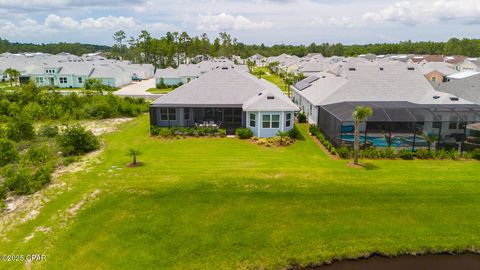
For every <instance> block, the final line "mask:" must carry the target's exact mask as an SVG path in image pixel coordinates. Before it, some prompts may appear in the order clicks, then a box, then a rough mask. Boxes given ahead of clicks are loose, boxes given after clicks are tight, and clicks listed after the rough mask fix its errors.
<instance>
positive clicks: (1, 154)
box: [0, 139, 19, 167]
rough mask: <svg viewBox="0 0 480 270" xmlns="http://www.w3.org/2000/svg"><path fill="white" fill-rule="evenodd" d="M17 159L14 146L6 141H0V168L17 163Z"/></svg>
mask: <svg viewBox="0 0 480 270" xmlns="http://www.w3.org/2000/svg"><path fill="white" fill-rule="evenodd" d="M18 158H19V156H18V152H17V149H16V148H15V144H14V143H13V142H12V141H10V140H7V139H0V167H3V166H5V165H7V164H9V163H13V162H15V161H17V160H18Z"/></svg>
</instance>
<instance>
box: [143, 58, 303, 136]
mask: <svg viewBox="0 0 480 270" xmlns="http://www.w3.org/2000/svg"><path fill="white" fill-rule="evenodd" d="M296 111H298V107H297V106H296V105H295V104H294V103H293V102H292V101H291V100H290V99H289V98H288V97H287V96H286V95H285V94H284V93H283V92H282V91H281V90H280V89H279V88H278V87H277V86H275V85H274V84H272V83H270V82H267V81H265V80H263V79H258V78H256V77H255V76H253V75H251V74H249V73H247V72H244V71H241V70H238V69H237V68H236V67H235V66H221V67H218V68H216V69H214V70H212V71H210V72H208V73H206V74H204V75H202V76H200V77H199V78H198V79H196V80H193V81H192V82H190V83H188V84H184V85H182V86H181V87H178V88H177V89H175V90H174V91H172V92H170V93H168V94H166V95H164V96H162V97H160V98H158V99H157V100H155V101H154V102H153V103H152V104H151V105H150V124H151V125H154V126H160V127H195V126H197V125H198V124H202V123H205V122H208V123H215V124H216V125H217V126H219V127H221V128H225V129H226V130H227V134H234V133H235V129H237V128H240V127H247V128H249V129H251V130H252V131H253V133H254V135H255V136H257V137H272V136H275V135H276V134H277V132H279V131H289V130H291V129H292V128H293V119H294V118H293V117H294V113H295V112H296Z"/></svg>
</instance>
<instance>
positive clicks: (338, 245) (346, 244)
mask: <svg viewBox="0 0 480 270" xmlns="http://www.w3.org/2000/svg"><path fill="white" fill-rule="evenodd" d="M148 129H149V127H148V118H147V117H146V116H144V117H140V118H138V119H137V120H134V121H133V122H130V123H127V124H125V126H124V127H123V128H122V129H121V130H120V131H119V132H117V133H113V134H108V135H105V136H104V141H105V145H106V149H105V151H104V152H103V153H102V154H101V155H100V156H99V157H98V158H96V159H94V160H93V161H92V164H90V166H89V167H88V168H86V169H85V170H83V171H81V172H77V173H72V174H70V175H66V176H64V177H62V181H64V182H65V183H66V187H64V188H63V189H60V191H56V192H49V193H51V194H50V195H48V196H51V197H52V198H51V200H50V201H49V202H48V203H46V205H45V206H44V207H43V208H41V209H40V214H39V215H38V216H37V217H36V218H35V219H33V220H31V221H28V222H25V223H19V224H17V225H16V226H14V228H13V229H11V230H9V231H8V233H7V234H6V235H4V236H3V237H0V254H31V253H40V254H46V255H47V260H46V261H45V262H43V263H41V264H39V263H33V264H32V266H33V267H34V268H41V269H117V268H120V269H152V268H158V269H242V268H243V269H259V268H269V269H272V268H284V267H286V266H288V265H291V264H293V263H300V264H302V265H306V264H309V263H318V262H322V261H328V260H331V259H332V258H346V257H349V258H350V257H357V256H362V255H365V254H369V253H371V252H377V253H384V254H392V255H393V254H400V253H406V252H434V251H452V250H465V249H476V250H478V248H479V247H480V233H479V231H480V207H479V205H480V177H479V175H480V163H479V162H476V161H469V162H466V161H421V160H415V161H403V160H395V161H392V160H378V161H365V162H367V164H368V166H366V169H356V168H351V167H348V166H346V164H347V163H348V161H344V160H332V159H330V158H329V157H327V156H326V155H325V153H323V152H322V151H321V150H320V148H319V146H318V145H317V144H316V143H315V142H313V141H312V140H311V139H310V138H308V136H307V135H306V127H304V126H302V128H301V129H302V134H303V135H304V136H305V137H306V139H304V140H300V141H298V142H296V143H295V144H294V145H293V146H290V147H287V148H266V147H263V146H257V145H255V144H253V143H250V142H248V141H240V140H238V139H232V138H223V139H220V138H195V139H180V140H177V139H172V140H161V139H155V138H150V137H149V136H148ZM131 147H135V148H138V149H140V150H141V151H142V152H143V155H142V156H141V157H140V161H142V162H144V166H143V167H138V168H125V164H127V163H128V162H129V157H128V156H126V155H125V154H124V153H126V152H127V150H128V149H129V148H131ZM112 166H118V167H121V168H122V169H121V170H119V169H116V167H112ZM97 189H98V190H100V192H99V193H98V194H97V195H96V197H92V196H91V194H92V193H93V192H94V191H95V190H97ZM82 198H90V199H86V200H85V204H83V206H82V207H81V208H80V210H79V211H78V212H77V214H76V215H72V214H71V213H69V212H68V209H71V208H72V207H73V208H75V207H74V206H75V205H77V204H78V203H79V202H81V201H82V200H83V199H82ZM72 216H73V217H72ZM45 228H48V229H47V230H46V229H45ZM35 230H37V232H35ZM43 231H46V232H43ZM32 232H35V234H34V237H33V238H32V239H30V240H28V241H26V240H25V239H26V237H28V236H31V235H32ZM5 239H8V240H5ZM20 265H23V263H18V264H14V263H5V262H1V261H0V268H7V269H18V266H20Z"/></svg>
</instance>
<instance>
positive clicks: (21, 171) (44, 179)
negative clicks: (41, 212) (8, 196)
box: [2, 163, 54, 195]
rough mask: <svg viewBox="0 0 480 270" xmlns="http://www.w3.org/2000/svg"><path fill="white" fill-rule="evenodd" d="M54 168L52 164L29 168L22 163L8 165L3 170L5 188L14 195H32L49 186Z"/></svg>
mask: <svg viewBox="0 0 480 270" xmlns="http://www.w3.org/2000/svg"><path fill="white" fill-rule="evenodd" d="M53 170H54V166H53V165H52V164H51V163H46V164H43V165H41V166H39V167H31V166H27V165H26V164H24V163H20V164H19V165H18V166H16V167H15V166H13V165H8V166H6V167H5V168H4V170H3V173H2V175H3V177H4V178H5V187H6V188H7V189H8V190H10V191H12V192H13V193H14V194H18V195H25V194H32V193H34V192H36V191H37V190H39V189H41V188H42V187H43V186H45V185H46V184H48V183H49V182H50V181H51V179H52V177H51V174H52V172H53Z"/></svg>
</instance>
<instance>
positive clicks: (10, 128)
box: [7, 117, 35, 142]
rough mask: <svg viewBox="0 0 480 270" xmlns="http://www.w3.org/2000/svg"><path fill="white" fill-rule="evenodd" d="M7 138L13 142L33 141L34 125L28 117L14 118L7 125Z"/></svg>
mask: <svg viewBox="0 0 480 270" xmlns="http://www.w3.org/2000/svg"><path fill="white" fill-rule="evenodd" d="M7 137H8V138H9V139H10V140H12V141H16V142H19V141H22V140H31V139H33V138H34V137H35V131H34V129H33V123H32V121H31V120H30V119H28V118H26V117H14V118H12V119H11V120H10V122H8V123H7Z"/></svg>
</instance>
